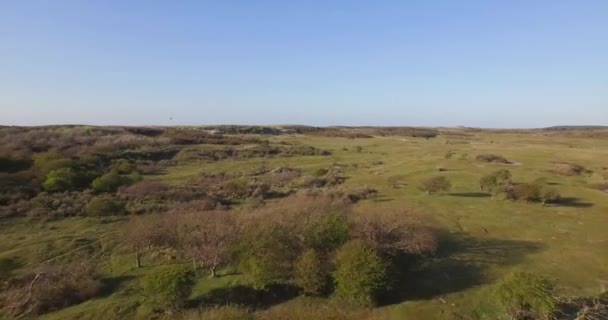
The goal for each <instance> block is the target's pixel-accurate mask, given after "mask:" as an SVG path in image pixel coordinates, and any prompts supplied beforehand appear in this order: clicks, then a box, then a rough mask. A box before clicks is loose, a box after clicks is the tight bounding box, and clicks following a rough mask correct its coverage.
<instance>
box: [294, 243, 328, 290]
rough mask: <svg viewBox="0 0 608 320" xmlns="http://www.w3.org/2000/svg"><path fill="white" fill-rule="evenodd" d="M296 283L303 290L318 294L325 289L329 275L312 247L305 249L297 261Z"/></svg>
mask: <svg viewBox="0 0 608 320" xmlns="http://www.w3.org/2000/svg"><path fill="white" fill-rule="evenodd" d="M294 271H295V283H296V285H297V286H298V287H299V288H300V289H302V292H303V293H304V294H306V295H310V296H318V295H320V294H322V293H323V289H325V285H326V279H327V275H326V274H325V270H324V266H323V264H322V262H321V258H320V257H319V255H318V254H317V253H316V252H315V251H314V250H312V249H309V250H306V251H304V253H302V255H300V257H299V258H298V260H297V261H296V263H295V270H294Z"/></svg>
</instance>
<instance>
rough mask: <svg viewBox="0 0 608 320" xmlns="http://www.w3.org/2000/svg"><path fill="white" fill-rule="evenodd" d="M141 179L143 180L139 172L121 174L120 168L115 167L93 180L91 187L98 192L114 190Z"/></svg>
mask: <svg viewBox="0 0 608 320" xmlns="http://www.w3.org/2000/svg"><path fill="white" fill-rule="evenodd" d="M139 180H141V176H140V175H139V173H137V172H133V173H130V174H121V173H120V171H119V170H118V169H113V170H110V172H108V173H106V174H104V175H102V176H101V177H98V178H96V179H95V180H93V182H92V183H91V188H93V190H95V191H96V192H114V191H116V190H118V188H119V187H121V186H125V185H130V184H133V183H135V182H137V181H139Z"/></svg>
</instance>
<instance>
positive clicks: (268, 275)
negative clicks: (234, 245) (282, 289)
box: [241, 225, 298, 288]
mask: <svg viewBox="0 0 608 320" xmlns="http://www.w3.org/2000/svg"><path fill="white" fill-rule="evenodd" d="M251 229H252V230H247V231H246V234H245V235H244V236H243V238H242V243H241V248H242V249H241V250H242V252H241V254H242V257H241V259H242V262H243V264H242V266H243V267H244V268H245V269H246V271H247V272H248V273H249V274H250V275H251V277H252V279H253V282H254V286H255V287H256V288H265V287H267V286H268V285H270V284H273V283H279V282H282V281H286V280H288V279H290V278H291V276H292V273H293V268H292V266H293V262H294V261H295V259H296V258H297V254H298V250H297V239H296V238H295V235H294V234H293V233H292V232H291V231H290V230H288V229H287V228H285V227H283V226H281V225H274V226H272V225H271V226H266V227H260V226H255V227H253V228H251Z"/></svg>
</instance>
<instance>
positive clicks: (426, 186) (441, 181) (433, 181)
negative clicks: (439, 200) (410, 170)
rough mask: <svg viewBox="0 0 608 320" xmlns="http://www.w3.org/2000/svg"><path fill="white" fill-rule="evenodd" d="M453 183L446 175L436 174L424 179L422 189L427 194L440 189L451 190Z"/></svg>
mask: <svg viewBox="0 0 608 320" xmlns="http://www.w3.org/2000/svg"><path fill="white" fill-rule="evenodd" d="M451 187H452V184H451V183H450V180H448V178H446V177H444V176H435V177H432V178H429V179H426V180H424V181H422V183H421V184H420V189H421V190H423V191H424V192H426V194H431V193H437V192H440V191H447V190H450V188H451Z"/></svg>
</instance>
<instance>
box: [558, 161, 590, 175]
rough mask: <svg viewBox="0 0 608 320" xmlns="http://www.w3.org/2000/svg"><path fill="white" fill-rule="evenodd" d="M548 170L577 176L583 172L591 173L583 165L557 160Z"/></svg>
mask: <svg viewBox="0 0 608 320" xmlns="http://www.w3.org/2000/svg"><path fill="white" fill-rule="evenodd" d="M549 171H551V172H553V173H557V174H560V175H564V176H579V175H583V174H588V173H591V171H590V170H587V169H586V168H585V167H583V166H581V165H579V164H575V163H568V162H557V163H554V164H553V165H552V167H551V168H550V169H549Z"/></svg>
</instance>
